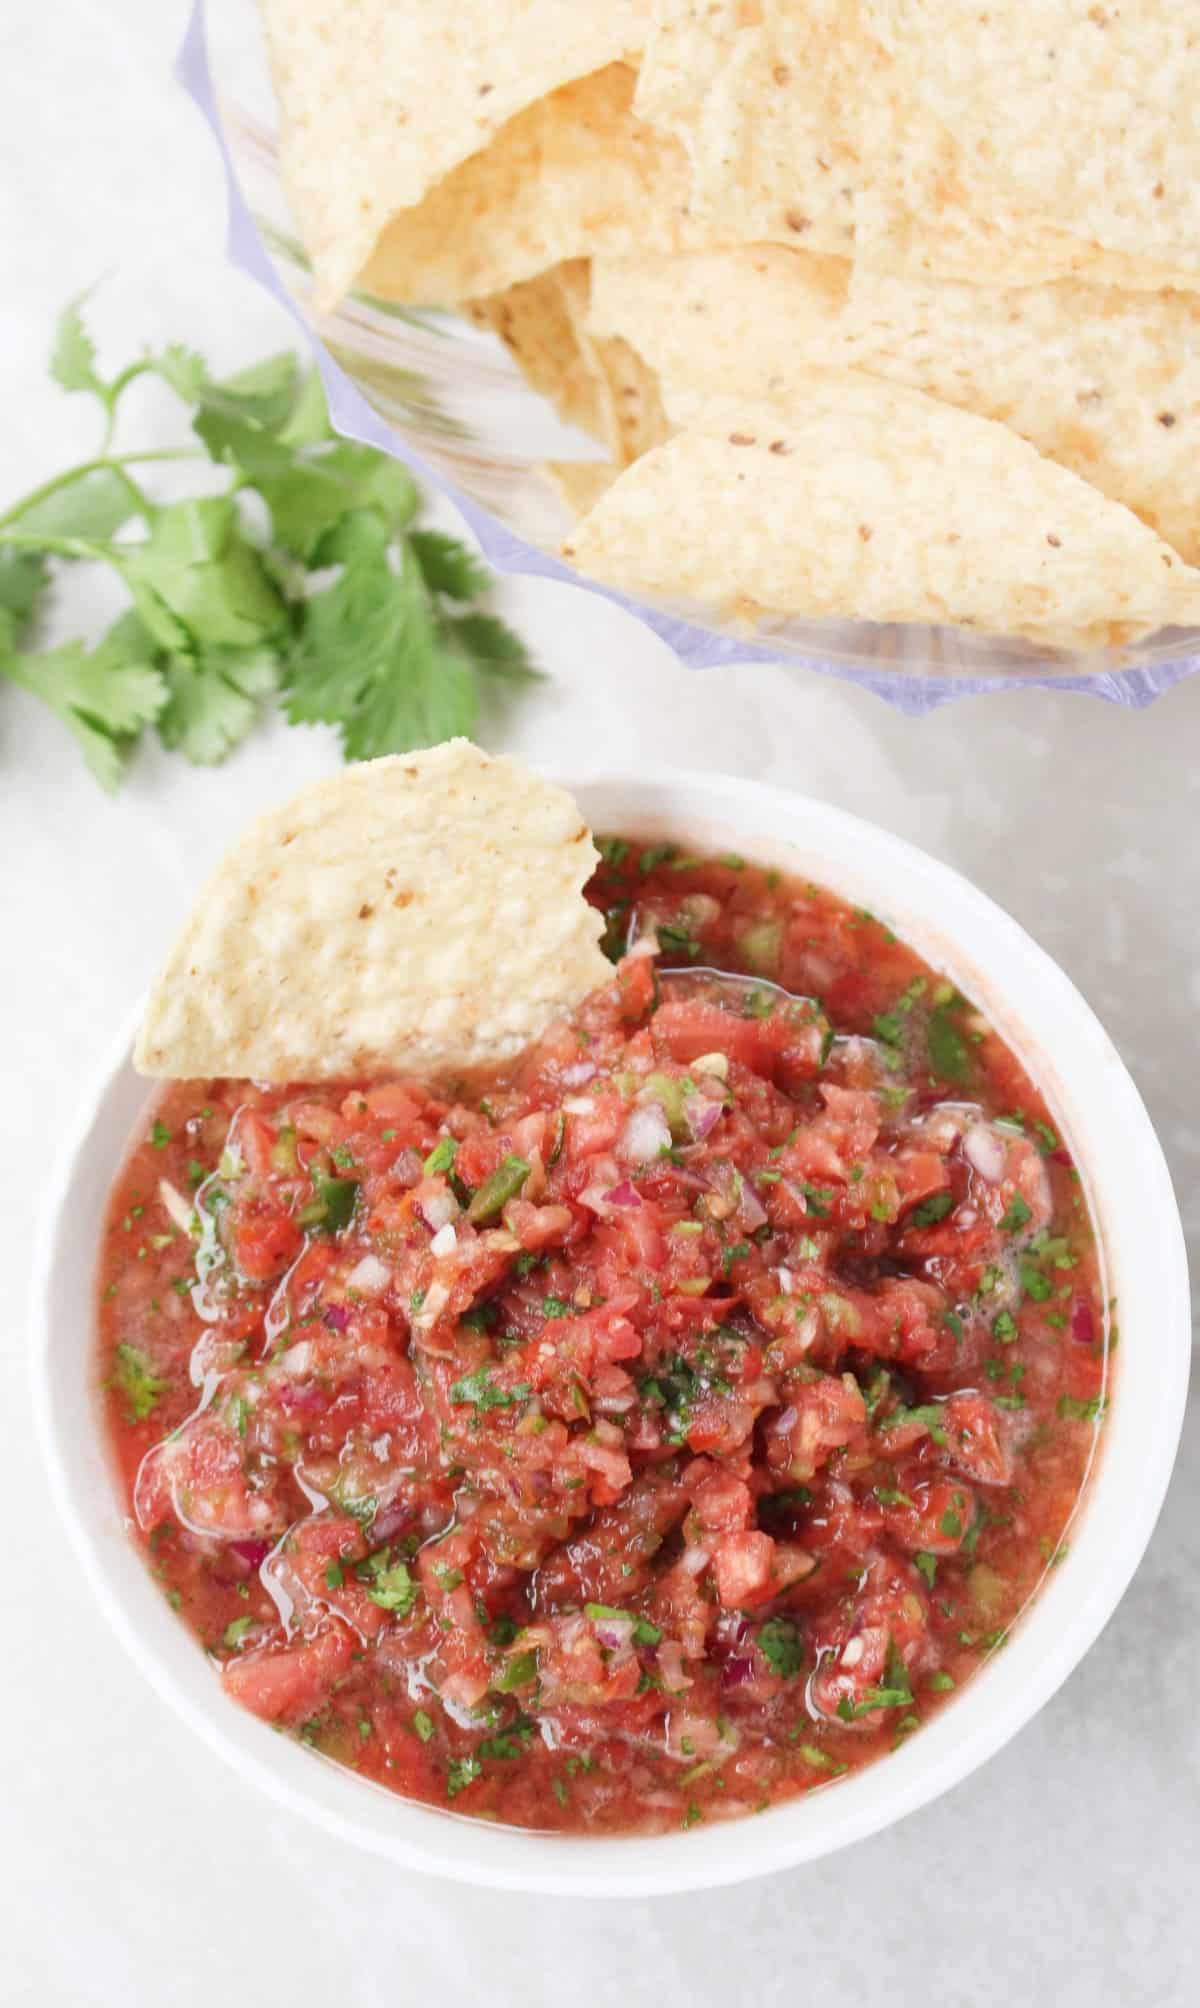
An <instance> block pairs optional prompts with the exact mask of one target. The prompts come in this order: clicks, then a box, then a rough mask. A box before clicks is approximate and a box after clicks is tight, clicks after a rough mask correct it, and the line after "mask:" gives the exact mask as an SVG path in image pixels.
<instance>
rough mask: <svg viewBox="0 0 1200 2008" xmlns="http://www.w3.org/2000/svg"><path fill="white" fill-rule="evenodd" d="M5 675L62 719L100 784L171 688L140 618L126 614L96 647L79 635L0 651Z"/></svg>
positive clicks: (111, 782)
mask: <svg viewBox="0 0 1200 2008" xmlns="http://www.w3.org/2000/svg"><path fill="white" fill-rule="evenodd" d="M0 676H7V677H8V678H10V680H11V681H12V682H13V683H18V684H20V685H21V687H22V688H23V689H25V690H28V691H30V692H31V693H32V695H33V696H34V697H40V698H41V700H42V702H43V703H44V704H47V705H49V707H50V709H51V710H52V711H53V712H55V713H56V714H57V716H58V717H59V718H61V719H62V722H63V724H64V725H65V726H66V727H67V729H68V731H69V732H70V733H71V734H72V736H73V737H74V739H75V740H76V742H77V744H78V745H79V748H80V750H81V751H82V753H83V757H84V759H85V760H86V761H87V764H88V766H89V767H90V768H91V771H92V773H93V774H94V775H95V777H96V779H97V780H98V781H99V783H100V785H101V787H103V788H107V789H112V788H115V787H116V785H117V782H118V781H119V780H120V777H121V770H122V767H123V765H124V760H125V755H126V753H127V752H128V749H129V746H130V744H131V743H132V741H133V740H134V739H135V738H136V737H137V734H138V733H139V732H140V731H141V729H142V726H143V725H147V724H149V723H151V722H152V721H153V720H154V719H155V718H157V717H158V714H159V712H160V711H161V710H162V708H163V704H164V702H165V699H166V686H165V684H164V682H163V678H162V676H161V675H160V674H159V672H158V670H157V669H156V668H155V667H154V666H153V650H152V648H151V647H150V645H149V643H148V640H147V638H146V636H145V631H144V629H143V628H142V626H141V623H140V622H139V621H138V620H137V618H136V616H131V615H125V616H124V617H123V618H122V619H121V620H119V621H118V622H117V623H116V624H115V626H114V627H112V628H111V629H110V630H109V633H108V634H107V635H106V636H105V638H104V640H103V641H102V642H101V643H100V644H99V645H98V647H96V648H94V649H92V650H91V652H90V653H89V651H88V650H87V648H86V647H85V646H84V644H83V643H82V642H80V641H71V642H66V643H64V645H63V646H62V647H61V648H55V649H47V650H46V651H45V652H44V653H42V654H40V655H35V654H24V655H14V654H10V655H3V654H0Z"/></svg>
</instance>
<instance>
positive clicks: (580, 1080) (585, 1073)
mask: <svg viewBox="0 0 1200 2008" xmlns="http://www.w3.org/2000/svg"><path fill="white" fill-rule="evenodd" d="M595 1072H596V1062H595V1061H594V1060H576V1061H575V1063H574V1065H573V1066H570V1067H564V1068H563V1071H562V1077H561V1078H562V1084H563V1086H564V1088H581V1087H582V1086H583V1084H584V1082H585V1081H590V1080H591V1079H592V1076H593V1075H594V1074H595Z"/></svg>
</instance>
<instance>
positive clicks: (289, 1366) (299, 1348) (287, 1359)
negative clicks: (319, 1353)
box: [279, 1304, 350, 1374]
mask: <svg viewBox="0 0 1200 2008" xmlns="http://www.w3.org/2000/svg"><path fill="white" fill-rule="evenodd" d="M331 1312H332V1313H333V1314H334V1316H333V1317H331V1316H330V1313H331ZM338 1315H340V1316H341V1319H342V1323H341V1324H340V1325H338V1324H337V1323H335V1322H334V1320H335V1318H336V1317H337V1316H338ZM325 1320H326V1323H327V1324H329V1325H330V1326H331V1328H332V1330H334V1331H335V1332H337V1331H345V1329H346V1326H347V1325H348V1324H349V1322H350V1313H349V1311H347V1309H346V1308H345V1306H344V1305H343V1304H330V1306H329V1309H328V1310H327V1311H326V1313H325ZM312 1355H313V1349H312V1340H311V1339H297V1341H296V1343H295V1345H294V1346H289V1347H288V1349H287V1351H286V1353H284V1354H283V1356H282V1358H281V1359H280V1362H279V1364H280V1366H281V1367H282V1368H283V1370H284V1372H285V1373H289V1374H306V1373H307V1372H308V1369H309V1367H310V1366H311V1365H312Z"/></svg>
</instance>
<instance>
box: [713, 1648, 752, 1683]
mask: <svg viewBox="0 0 1200 2008" xmlns="http://www.w3.org/2000/svg"><path fill="white" fill-rule="evenodd" d="M753 1678H754V1661H753V1660H752V1659H746V1658H744V1657H743V1656H742V1654H741V1653H736V1654H735V1655H734V1657H733V1658H732V1659H727V1660H725V1661H724V1663H723V1665H722V1667H721V1685H722V1687H742V1686H743V1685H744V1684H745V1682H746V1681H748V1680H753Z"/></svg>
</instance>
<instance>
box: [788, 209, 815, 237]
mask: <svg viewBox="0 0 1200 2008" xmlns="http://www.w3.org/2000/svg"><path fill="white" fill-rule="evenodd" d="M783 220H784V222H785V223H786V224H787V227H788V229H789V230H794V231H795V233H796V235H797V237H799V236H801V235H802V233H803V232H804V231H805V230H811V228H812V217H811V216H806V215H805V214H804V212H803V210H802V209H789V210H787V211H785V213H784V218H783Z"/></svg>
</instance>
